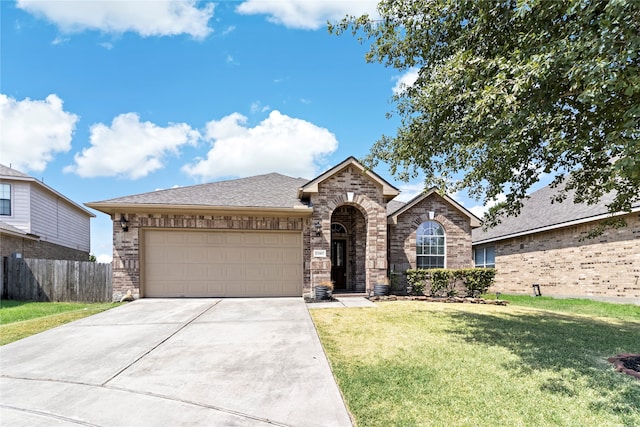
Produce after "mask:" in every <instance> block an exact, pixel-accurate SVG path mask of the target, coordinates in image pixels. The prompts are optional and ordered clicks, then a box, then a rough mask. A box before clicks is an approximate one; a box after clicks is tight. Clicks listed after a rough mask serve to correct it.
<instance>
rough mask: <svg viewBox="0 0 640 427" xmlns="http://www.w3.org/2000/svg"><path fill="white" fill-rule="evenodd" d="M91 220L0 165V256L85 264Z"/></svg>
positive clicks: (54, 193)
mask: <svg viewBox="0 0 640 427" xmlns="http://www.w3.org/2000/svg"><path fill="white" fill-rule="evenodd" d="M92 217H95V215H94V214H93V213H91V212H89V211H88V210H87V209H85V208H84V207H83V206H81V205H79V204H77V203H75V202H73V201H72V200H70V199H69V198H67V197H65V196H64V195H62V194H60V193H59V192H57V191H56V190H54V189H53V188H51V187H49V186H48V185H46V184H44V183H43V182H41V181H39V180H37V179H36V178H33V177H31V176H29V175H27V174H24V173H22V172H18V171H17V170H15V169H11V168H9V167H7V166H4V165H0V256H3V257H5V256H11V255H13V254H20V255H21V256H22V257H23V258H41V259H62V260H78V261H88V260H89V251H90V245H91V238H90V224H89V223H90V219H91V218H92Z"/></svg>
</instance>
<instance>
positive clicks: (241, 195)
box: [95, 173, 307, 208]
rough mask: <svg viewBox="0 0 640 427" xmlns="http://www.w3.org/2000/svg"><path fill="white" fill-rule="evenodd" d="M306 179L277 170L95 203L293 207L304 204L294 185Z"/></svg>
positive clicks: (303, 182)
mask: <svg viewBox="0 0 640 427" xmlns="http://www.w3.org/2000/svg"><path fill="white" fill-rule="evenodd" d="M306 182H307V180H306V179H304V178H292V177H289V176H285V175H280V174H278V173H270V174H266V175H258V176H252V177H248V178H240V179H233V180H228V181H219V182H212V183H209V184H200V185H192V186H189V187H178V188H171V189H168V190H158V191H152V192H149V193H142V194H135V195H132V196H124V197H118V198H115V199H109V200H103V201H100V202H95V203H109V204H111V203H122V204H137V203H139V204H158V205H193V206H229V207H258V208H293V207H296V206H299V207H302V206H304V205H303V204H302V203H301V202H300V200H299V199H298V197H297V194H298V189H299V188H300V187H301V186H302V185H304V184H305V183H306Z"/></svg>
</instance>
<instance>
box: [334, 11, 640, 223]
mask: <svg viewBox="0 0 640 427" xmlns="http://www.w3.org/2000/svg"><path fill="white" fill-rule="evenodd" d="M378 11H379V13H380V16H381V19H376V20H373V19H372V18H370V17H369V16H366V15H365V16H361V17H358V18H356V17H347V18H345V19H344V20H343V21H342V22H341V23H338V24H335V25H332V24H329V31H330V32H332V33H335V34H343V33H344V32H348V31H351V32H352V33H353V34H354V35H356V36H358V37H359V39H360V41H364V40H366V39H368V40H371V42H372V43H371V48H370V50H369V52H368V53H367V56H366V60H367V61H368V62H380V63H383V64H385V65H387V66H391V67H394V68H397V69H399V70H409V69H416V70H417V71H418V78H417V80H416V82H415V83H414V84H413V85H411V86H408V87H406V88H405V90H404V91H402V92H401V93H399V94H397V95H396V96H394V101H395V104H396V109H397V115H398V116H399V117H400V118H401V124H400V127H399V129H398V130H397V134H396V135H395V136H382V137H381V139H380V140H378V141H377V142H376V143H375V144H374V145H373V147H372V149H371V152H370V154H369V155H368V157H367V158H366V159H365V163H366V164H367V165H368V166H369V167H374V166H376V165H377V163H378V162H379V161H383V162H386V163H387V164H389V166H390V168H391V172H392V173H393V174H394V175H396V176H397V177H398V178H400V179H404V180H409V179H411V178H415V177H416V176H418V175H419V173H420V172H421V171H422V172H423V173H424V174H425V175H426V182H425V186H426V187H427V188H428V187H431V186H436V187H438V188H439V189H441V190H442V191H448V192H452V191H457V190H460V189H467V190H468V191H469V193H470V194H471V195H472V196H474V197H476V198H485V199H486V200H492V199H496V198H497V196H498V195H500V194H505V195H506V202H504V203H501V204H498V205H497V206H496V207H495V208H493V209H492V210H491V211H490V212H489V215H488V223H489V224H495V222H496V218H497V217H498V216H499V215H501V214H511V215H513V214H517V213H518V212H519V209H520V207H521V200H522V199H523V198H524V197H525V196H526V193H527V190H528V189H529V188H530V187H531V186H532V185H533V184H535V183H536V182H537V181H538V180H539V178H540V175H541V174H542V173H545V174H553V175H554V178H555V179H554V182H553V184H554V185H557V184H560V183H561V182H562V184H563V185H562V186H559V196H558V198H557V201H562V199H564V198H566V194H565V190H575V201H576V202H587V203H595V202H597V201H598V200H599V199H600V198H601V196H602V195H603V194H606V193H608V192H610V191H612V190H615V191H616V192H617V196H616V198H615V200H614V201H613V202H612V203H611V204H610V205H609V210H610V211H611V212H617V211H627V210H630V208H631V206H632V204H633V203H634V202H635V201H637V200H638V198H639V189H640V144H639V139H640V126H639V121H640V59H639V56H640V1H638V0H628V1H625V0H612V1H604V0H592V1H590V0H564V1H561V0H554V1H549V0H517V1H516V0H511V1H509V0H506V1H493V0H383V1H382V2H380V3H379V5H378ZM567 172H568V173H569V174H568V175H567V177H566V179H563V175H564V174H565V173H567Z"/></svg>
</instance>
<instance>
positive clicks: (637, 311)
mask: <svg viewBox="0 0 640 427" xmlns="http://www.w3.org/2000/svg"><path fill="white" fill-rule="evenodd" d="M483 297H484V298H487V299H495V294H490V295H483ZM500 299H502V300H507V301H509V304H510V305H512V306H519V307H532V308H539V309H543V310H551V311H560V312H564V313H573V314H584V315H587V316H596V317H610V318H614V319H620V320H635V321H640V306H638V305H634V304H611V303H606V302H600V301H593V300H588V299H577V298H566V299H565V298H552V297H545V296H541V297H533V296H527V295H504V294H503V295H501V296H500Z"/></svg>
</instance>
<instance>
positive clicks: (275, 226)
mask: <svg viewBox="0 0 640 427" xmlns="http://www.w3.org/2000/svg"><path fill="white" fill-rule="evenodd" d="M121 215H124V217H125V218H126V219H127V221H129V224H128V225H129V230H128V231H123V230H122V228H121V227H120V223H119V221H114V223H113V224H114V225H113V247H114V250H113V262H112V271H113V299H114V300H119V299H120V298H121V297H122V296H123V295H125V294H126V293H127V291H128V290H130V291H131V293H132V295H133V297H134V298H139V297H140V268H141V265H140V243H141V240H140V239H141V231H143V230H144V229H194V230H209V231H214V230H221V231H223V230H262V231H265V230H289V231H295V230H299V231H301V232H302V231H303V229H306V230H307V232H306V233H305V235H308V228H309V219H308V218H300V217H291V218H289V217H282V218H281V217H269V216H256V217H253V216H224V215H166V214H135V213H116V214H115V215H114V216H113V217H114V218H118V219H119V218H120V216H121ZM303 240H304V238H303ZM303 274H304V276H305V277H308V271H307V268H306V266H305V271H304V273H303ZM305 280H306V279H305ZM305 283H306V282H305ZM307 287H308V286H307Z"/></svg>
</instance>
